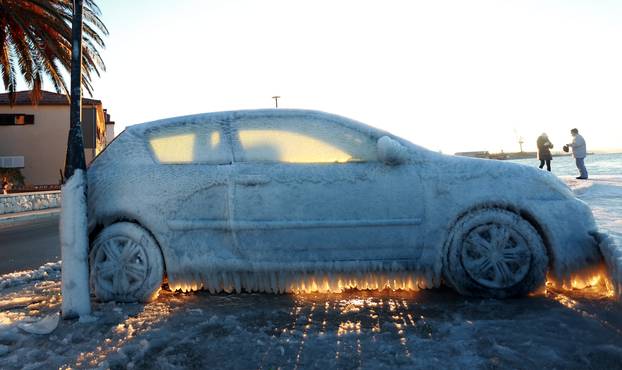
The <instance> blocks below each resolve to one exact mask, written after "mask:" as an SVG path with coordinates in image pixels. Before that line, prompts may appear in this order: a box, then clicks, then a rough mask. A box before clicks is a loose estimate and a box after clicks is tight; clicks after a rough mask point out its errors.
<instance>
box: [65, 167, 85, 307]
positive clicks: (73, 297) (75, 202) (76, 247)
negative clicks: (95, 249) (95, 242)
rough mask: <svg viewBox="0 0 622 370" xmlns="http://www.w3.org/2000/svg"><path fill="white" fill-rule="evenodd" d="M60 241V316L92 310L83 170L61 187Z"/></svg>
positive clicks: (78, 171)
mask: <svg viewBox="0 0 622 370" xmlns="http://www.w3.org/2000/svg"><path fill="white" fill-rule="evenodd" d="M62 197H63V198H62V210H61V216H60V242H61V256H62V260H63V268H62V291H63V304H62V308H61V312H62V315H63V318H73V317H80V316H82V315H88V314H89V313H90V312H91V299H90V292H89V278H88V276H89V270H88V269H89V267H88V266H89V265H88V247H89V242H88V235H87V231H88V230H87V213H86V174H85V172H84V171H82V170H76V171H75V172H74V174H73V176H71V178H70V179H69V180H68V181H67V182H66V183H65V184H64V185H63V187H62Z"/></svg>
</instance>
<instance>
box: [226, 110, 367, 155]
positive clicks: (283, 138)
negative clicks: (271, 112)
mask: <svg viewBox="0 0 622 370" xmlns="http://www.w3.org/2000/svg"><path fill="white" fill-rule="evenodd" d="M233 127H234V128H235V131H236V132H237V137H236V140H235V145H234V147H235V158H236V160H237V161H243V162H281V163H351V162H369V161H375V160H377V151H376V142H375V141H374V140H373V139H372V138H371V137H369V136H367V135H365V134H363V133H361V132H359V131H356V130H354V129H351V128H349V127H345V126H342V125H340V124H339V123H336V122H330V121H326V120H321V119H317V118H312V117H304V116H302V117H261V118H242V119H239V120H238V121H236V122H235V123H234V124H233Z"/></svg>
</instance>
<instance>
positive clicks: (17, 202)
mask: <svg viewBox="0 0 622 370" xmlns="http://www.w3.org/2000/svg"><path fill="white" fill-rule="evenodd" d="M60 199H61V196H60V191H42V192H38V193H18V194H6V195H5V194H0V215H3V214H6V213H15V212H27V211H36V210H40V209H47V208H58V207H60Z"/></svg>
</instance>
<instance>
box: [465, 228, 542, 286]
mask: <svg viewBox="0 0 622 370" xmlns="http://www.w3.org/2000/svg"><path fill="white" fill-rule="evenodd" d="M461 262H462V266H463V267H464V269H465V270H466V272H467V274H468V275H469V276H470V277H471V278H472V279H473V280H475V281H476V282H477V283H479V284H481V285H483V286H485V287H488V288H498V289H502V288H507V287H510V286H513V285H515V284H517V283H519V282H520V281H522V280H523V279H524V278H525V276H526V275H527V273H528V272H529V268H530V264H531V250H530V249H529V245H528V243H527V241H526V240H525V238H524V237H523V236H522V235H521V234H520V233H518V232H517V231H516V230H514V228H512V227H511V226H509V225H504V224H494V223H493V224H486V225H481V226H478V227H476V228H474V229H472V230H471V231H469V233H468V234H467V235H466V237H465V238H464V243H463V248H462V253H461Z"/></svg>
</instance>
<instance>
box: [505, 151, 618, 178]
mask: <svg viewBox="0 0 622 370" xmlns="http://www.w3.org/2000/svg"><path fill="white" fill-rule="evenodd" d="M509 162H514V163H521V164H526V165H529V166H534V167H538V166H539V165H540V161H539V160H538V159H536V158H533V159H514V160H509ZM585 167H586V168H587V171H588V173H589V175H590V176H591V175H622V153H613V154H611V153H608V154H592V155H588V156H587V157H586V158H585ZM544 168H545V169H546V166H545V167H544ZM551 172H553V174H554V175H557V176H578V175H579V171H578V170H577V167H576V166H575V162H574V158H572V156H569V155H568V156H560V157H553V160H552V161H551Z"/></svg>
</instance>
